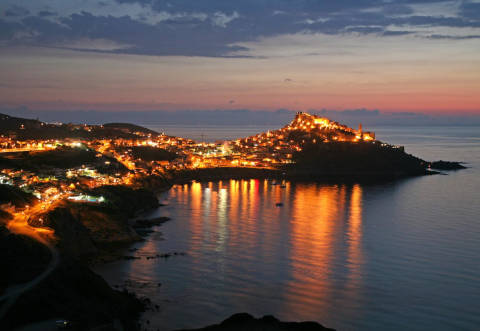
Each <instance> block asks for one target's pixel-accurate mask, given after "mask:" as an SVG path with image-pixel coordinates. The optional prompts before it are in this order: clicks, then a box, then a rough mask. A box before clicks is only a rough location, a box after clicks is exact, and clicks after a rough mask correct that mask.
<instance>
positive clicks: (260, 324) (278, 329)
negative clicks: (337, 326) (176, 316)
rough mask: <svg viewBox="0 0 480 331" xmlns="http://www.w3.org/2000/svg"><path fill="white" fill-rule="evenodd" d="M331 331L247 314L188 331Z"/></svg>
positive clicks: (317, 326)
mask: <svg viewBox="0 0 480 331" xmlns="http://www.w3.org/2000/svg"><path fill="white" fill-rule="evenodd" d="M246 330H248V331H328V330H330V331H333V329H329V328H326V327H324V326H322V325H320V324H318V323H317V322H281V321H279V320H278V319H276V318H275V317H273V316H264V317H262V318H254V317H253V316H252V315H249V314H247V313H240V314H235V315H232V316H230V317H229V318H227V319H226V320H224V321H223V322H222V323H220V324H216V325H211V326H207V327H204V328H201V329H191V330H190V331H246ZM184 331H186V330H184Z"/></svg>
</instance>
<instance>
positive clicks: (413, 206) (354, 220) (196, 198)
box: [97, 127, 480, 330]
mask: <svg viewBox="0 0 480 331" xmlns="http://www.w3.org/2000/svg"><path fill="white" fill-rule="evenodd" d="M179 131H180V130H179ZM200 131H201V130H200ZM219 131H221V130H219ZM376 132H377V135H378V138H379V139H381V140H383V141H386V142H389V143H394V144H399V145H404V146H406V150H407V152H410V153H412V154H415V155H417V156H420V157H422V158H424V159H427V160H437V159H444V160H462V161H466V162H468V165H469V166H470V167H471V168H469V169H467V170H463V171H457V172H449V173H448V175H447V176H443V175H437V176H427V177H420V178H411V179H405V180H399V181H395V182H389V183H384V184H375V185H364V184H355V183H354V184H348V185H347V184H340V183H339V184H337V185H334V184H331V183H330V184H322V183H287V184H286V187H285V188H280V187H279V186H273V185H271V183H269V182H268V181H264V180H240V181H223V182H213V183H202V184H200V183H192V184H188V185H181V186H180V185H178V186H174V187H173V188H172V189H171V190H170V191H169V192H166V193H164V194H162V195H161V196H160V198H161V200H162V201H163V202H165V203H167V204H168V205H167V206H165V207H161V208H159V209H158V210H156V211H155V212H153V213H152V214H151V215H150V216H152V217H153V216H160V215H161V216H169V217H171V218H172V221H170V222H167V223H165V224H164V225H163V226H162V227H160V228H158V229H157V231H161V232H162V233H163V235H160V234H159V233H155V234H153V235H152V236H150V237H149V238H148V240H147V241H146V242H144V243H140V244H138V245H136V247H137V248H138V249H139V250H138V251H137V252H135V253H134V254H136V255H138V256H149V255H153V254H157V253H163V252H171V251H182V252H186V253H187V255H186V256H177V257H172V258H170V259H167V260H164V259H154V260H146V259H144V258H142V259H140V260H132V261H118V262H114V263H111V264H107V265H104V266H101V267H99V268H98V270H97V272H99V273H100V274H101V275H103V276H104V277H105V278H106V279H107V280H108V281H109V282H110V283H111V284H121V283H122V282H124V281H125V280H127V279H128V280H130V286H129V288H130V289H132V290H134V291H136V292H137V293H138V294H140V295H146V296H148V297H150V298H151V299H152V301H153V302H154V303H156V304H159V305H160V311H159V312H147V313H146V314H145V315H144V320H146V319H148V320H150V322H151V326H153V327H154V328H159V329H161V330H171V329H176V328H192V327H200V326H204V325H207V324H212V323H217V322H219V321H221V320H223V319H224V318H226V317H228V316H229V315H231V314H233V313H236V312H243V311H245V312H249V313H251V314H253V315H256V316H261V315H264V314H273V315H275V316H277V317H278V318H280V319H282V320H296V321H299V320H316V321H318V322H320V323H322V324H323V325H325V326H328V327H332V328H336V329H338V330H405V329H407V330H431V329H436V330H479V329H480V304H479V302H480V263H479V256H480V128H478V127H471V128H453V127H451V128H446V127H442V128H376ZM172 133H173V132H172ZM241 133H245V129H239V131H237V132H235V131H234V130H233V129H231V128H230V130H229V132H228V135H229V136H231V137H233V138H235V137H236V136H235V135H236V134H241ZM252 133H253V132H252ZM178 135H180V134H178ZM218 138H222V137H218ZM216 139H217V138H216ZM277 202H283V203H284V206H283V207H276V206H275V203H277ZM158 282H160V283H162V286H161V287H158V286H157V283H158Z"/></svg>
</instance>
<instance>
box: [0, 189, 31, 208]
mask: <svg viewBox="0 0 480 331" xmlns="http://www.w3.org/2000/svg"><path fill="white" fill-rule="evenodd" d="M35 201H37V198H35V197H34V196H33V195H32V194H30V193H27V192H25V191H23V190H21V189H19V188H17V187H15V186H11V185H5V184H0V205H2V204H6V203H10V204H12V205H13V206H15V207H25V205H29V204H32V203H34V202H35Z"/></svg>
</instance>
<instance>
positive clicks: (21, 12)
mask: <svg viewBox="0 0 480 331" xmlns="http://www.w3.org/2000/svg"><path fill="white" fill-rule="evenodd" d="M28 14H30V11H29V10H28V9H27V8H24V7H21V6H16V5H14V6H12V7H10V8H8V9H7V10H5V16H7V17H17V16H27V15H28Z"/></svg>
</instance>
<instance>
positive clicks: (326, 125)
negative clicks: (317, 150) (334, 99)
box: [285, 112, 375, 141]
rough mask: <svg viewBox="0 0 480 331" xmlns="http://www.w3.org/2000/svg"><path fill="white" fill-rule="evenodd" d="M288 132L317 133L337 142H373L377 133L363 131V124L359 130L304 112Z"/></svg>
mask: <svg viewBox="0 0 480 331" xmlns="http://www.w3.org/2000/svg"><path fill="white" fill-rule="evenodd" d="M285 128H286V129H287V130H290V131H292V130H302V131H307V132H311V133H315V134H317V135H319V136H326V137H331V139H332V140H335V141H372V140H375V133H374V132H371V131H363V128H362V124H360V125H359V127H358V130H355V129H352V128H349V127H348V126H346V125H343V124H340V123H338V122H335V121H331V120H329V119H328V118H325V117H319V116H316V115H311V114H308V113H304V112H297V113H296V115H295V118H294V119H293V121H292V122H291V123H290V124H288V125H287V126H286V127H285Z"/></svg>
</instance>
